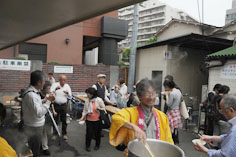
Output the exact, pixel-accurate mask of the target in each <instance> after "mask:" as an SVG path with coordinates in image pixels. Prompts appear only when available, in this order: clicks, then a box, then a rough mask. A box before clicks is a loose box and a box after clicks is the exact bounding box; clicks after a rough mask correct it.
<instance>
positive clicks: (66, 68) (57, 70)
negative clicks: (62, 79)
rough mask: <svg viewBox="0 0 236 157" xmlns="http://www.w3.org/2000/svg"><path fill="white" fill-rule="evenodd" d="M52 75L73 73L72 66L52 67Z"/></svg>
mask: <svg viewBox="0 0 236 157" xmlns="http://www.w3.org/2000/svg"><path fill="white" fill-rule="evenodd" d="M54 73H73V66H54Z"/></svg>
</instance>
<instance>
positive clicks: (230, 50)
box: [207, 46, 236, 58]
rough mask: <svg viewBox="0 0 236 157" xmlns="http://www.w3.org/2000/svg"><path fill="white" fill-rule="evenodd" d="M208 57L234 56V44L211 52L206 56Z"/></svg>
mask: <svg viewBox="0 0 236 157" xmlns="http://www.w3.org/2000/svg"><path fill="white" fill-rule="evenodd" d="M207 57H208V58H222V57H227V58H231V57H236V46H232V47H229V48H227V49H224V50H221V51H218V52H215V53H212V54H210V55H208V56H207Z"/></svg>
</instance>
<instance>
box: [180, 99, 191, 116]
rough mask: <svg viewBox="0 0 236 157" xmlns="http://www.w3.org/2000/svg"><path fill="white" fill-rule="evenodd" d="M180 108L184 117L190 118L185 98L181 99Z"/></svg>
mask: <svg viewBox="0 0 236 157" xmlns="http://www.w3.org/2000/svg"><path fill="white" fill-rule="evenodd" d="M179 110H180V114H181V115H182V116H183V117H184V119H188V118H189V114H188V110H187V107H186V104H185V101H184V100H182V101H181V103H180V108H179Z"/></svg>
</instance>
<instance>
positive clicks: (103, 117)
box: [99, 110, 111, 129]
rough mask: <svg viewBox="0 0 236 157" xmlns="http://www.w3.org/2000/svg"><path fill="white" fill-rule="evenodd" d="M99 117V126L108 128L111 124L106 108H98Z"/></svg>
mask: <svg viewBox="0 0 236 157" xmlns="http://www.w3.org/2000/svg"><path fill="white" fill-rule="evenodd" d="M99 119H100V121H101V128H102V129H108V128H110V126H111V120H110V115H109V114H108V113H107V111H106V110H100V116H99Z"/></svg>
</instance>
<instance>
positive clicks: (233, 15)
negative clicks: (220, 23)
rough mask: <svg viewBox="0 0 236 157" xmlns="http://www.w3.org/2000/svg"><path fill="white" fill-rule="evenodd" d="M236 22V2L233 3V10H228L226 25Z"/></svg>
mask: <svg viewBox="0 0 236 157" xmlns="http://www.w3.org/2000/svg"><path fill="white" fill-rule="evenodd" d="M234 20H236V0H233V1H232V8H231V9H229V10H226V16H225V24H228V23H230V22H232V21H234Z"/></svg>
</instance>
